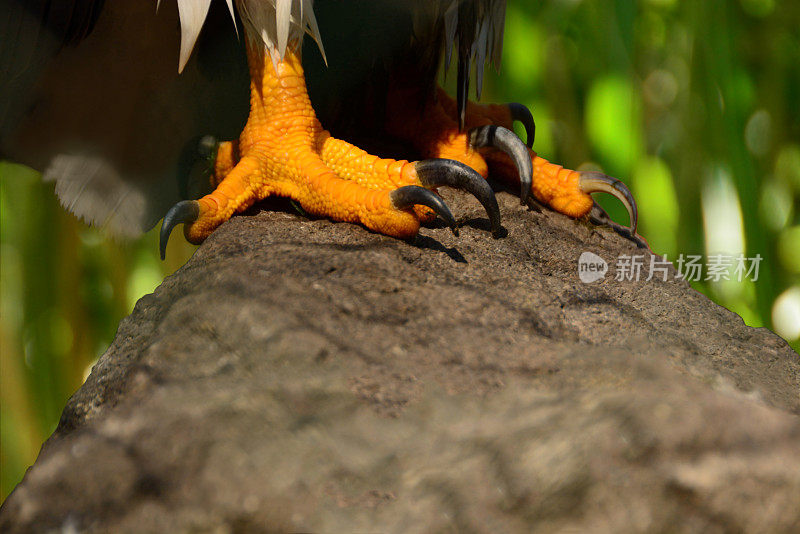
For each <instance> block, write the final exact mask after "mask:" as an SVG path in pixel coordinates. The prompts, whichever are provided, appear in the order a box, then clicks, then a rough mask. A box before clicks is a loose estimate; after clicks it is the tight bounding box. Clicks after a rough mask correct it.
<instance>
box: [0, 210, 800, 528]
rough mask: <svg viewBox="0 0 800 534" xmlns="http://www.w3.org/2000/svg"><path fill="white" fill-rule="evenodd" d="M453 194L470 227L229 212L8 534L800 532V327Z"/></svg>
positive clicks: (132, 335) (58, 446)
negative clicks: (385, 232)
mask: <svg viewBox="0 0 800 534" xmlns="http://www.w3.org/2000/svg"><path fill="white" fill-rule="evenodd" d="M447 198H448V199H449V201H450V204H451V207H453V209H454V212H455V213H456V214H457V215H458V214H460V215H461V216H462V218H463V220H464V222H465V226H464V228H462V232H461V237H460V238H455V237H454V236H452V235H451V234H450V233H449V231H447V230H446V229H436V228H434V229H424V230H423V236H422V237H420V238H419V239H418V240H417V242H416V243H414V244H409V243H405V242H402V241H397V240H393V239H389V238H386V237H382V236H379V235H374V234H370V233H369V232H367V231H365V230H363V229H362V228H360V227H356V226H352V225H348V224H334V223H330V222H328V221H324V220H317V221H309V220H306V219H304V218H302V217H299V216H297V215H294V214H292V213H290V212H288V211H286V210H284V211H261V212H257V211H254V212H252V213H249V214H247V215H244V216H239V217H236V218H234V219H233V220H232V221H231V222H229V223H227V224H226V225H224V226H223V227H222V228H221V229H219V230H218V231H217V232H216V233H215V234H214V235H212V236H211V238H210V239H209V240H208V241H207V243H206V244H205V245H203V246H202V247H201V248H200V249H199V250H198V251H197V253H196V254H195V256H194V257H193V258H192V260H191V261H189V263H187V265H186V266H185V267H184V268H183V269H181V270H180V271H179V272H178V273H176V274H175V275H174V276H171V277H170V278H168V279H167V280H165V281H164V283H163V284H162V285H161V286H160V287H159V288H158V289H157V290H156V292H155V293H154V294H153V295H149V296H147V297H145V298H143V299H142V300H141V301H140V302H139V303H138V304H137V306H136V309H135V311H134V312H133V314H132V315H131V316H130V317H128V318H127V319H125V320H124V321H123V322H122V323H121V325H120V328H119V332H118V335H117V338H116V340H115V342H114V344H113V345H112V346H111V348H110V349H109V350H108V352H107V353H106V354H105V355H104V356H103V357H102V358H101V360H100V362H99V363H98V364H97V365H96V366H95V368H94V370H93V371H92V374H91V376H90V377H89V379H88V381H87V382H86V384H85V385H84V386H83V387H82V388H81V389H80V390H79V391H78V392H77V393H76V394H75V395H74V397H73V398H72V399H71V400H70V401H69V404H68V405H67V407H66V409H65V411H64V414H63V417H62V420H61V424H60V425H59V428H58V429H57V430H56V432H55V433H54V435H53V436H52V437H51V438H50V440H49V441H48V442H47V443H46V444H45V445H44V447H43V449H42V452H41V454H40V455H39V458H38V460H37V462H36V464H35V465H34V466H33V467H32V468H31V470H30V471H29V472H28V473H27V475H26V476H25V479H24V481H23V482H22V483H21V484H20V485H19V486H18V487H17V489H16V490H15V491H14V492H13V494H12V495H11V496H10V497H9V498H8V499H7V501H6V502H5V504H4V506H3V508H2V511H1V513H0V530H2V531H3V532H8V533H11V532H26V531H31V530H32V531H47V530H49V529H62V528H66V529H72V530H67V531H80V532H83V531H87V532H186V531H191V532H206V531H212V532H269V531H313V532H357V531H360V532H441V531H448V532H553V531H566V530H569V531H593V532H626V531H669V532H681V531H704V532H727V531H742V530H744V531H752V532H781V531H783V532H790V531H794V532H796V531H798V529H800V417H798V414H800V358H798V355H797V354H796V353H794V352H793V351H792V350H791V349H790V348H789V347H788V346H787V345H786V343H785V342H783V341H782V340H781V339H779V338H778V337H776V336H775V335H774V334H772V333H770V332H769V331H767V330H764V329H753V328H748V327H746V326H745V325H744V324H743V323H742V321H741V319H740V318H739V317H738V316H736V315H734V314H732V313H730V312H728V311H727V310H725V309H723V308H721V307H719V306H717V305H715V304H713V303H712V302H710V301H709V300H708V299H706V298H705V297H704V296H702V295H700V294H698V293H696V292H695V291H693V290H691V289H690V288H689V287H688V285H687V284H686V283H684V282H681V281H676V280H674V279H670V280H668V281H661V280H656V279H654V280H651V281H649V282H646V281H639V282H630V281H624V282H620V281H616V280H615V279H614V264H615V262H616V258H617V257H618V256H619V255H620V254H635V253H642V251H641V250H638V251H637V250H636V248H635V247H634V246H633V245H632V244H631V243H630V242H628V241H626V240H624V239H622V238H621V237H619V236H618V235H616V234H615V233H613V232H612V231H610V230H609V229H607V228H597V229H593V228H592V227H591V226H589V225H588V224H586V223H583V222H580V221H573V220H570V219H567V218H565V217H562V216H560V215H557V214H554V213H551V212H547V211H543V212H540V213H537V212H535V211H528V210H526V209H523V208H521V207H520V206H519V205H518V202H517V201H516V200H514V199H512V198H511V197H509V196H507V195H505V194H501V195H499V199H500V205H501V209H502V212H503V216H504V224H505V227H506V228H507V229H508V236H507V237H505V238H503V239H496V240H495V239H492V238H491V236H490V235H489V234H488V233H487V232H486V227H487V224H488V223H487V221H486V219H485V217H484V215H483V214H482V212H481V209H480V207H479V206H478V205H477V203H475V202H473V201H471V200H468V199H465V198H464V197H463V196H462V195H456V194H450V195H447ZM583 251H592V252H594V253H596V254H598V255H599V256H601V257H603V258H605V259H606V260H607V261H609V263H610V272H609V273H608V274H607V276H606V278H605V279H604V280H602V281H598V282H595V283H592V284H584V283H582V282H581V281H580V280H579V278H578V276H577V259H578V257H579V255H580V254H581V252H583ZM647 261H649V258H648V259H647ZM670 278H672V277H670Z"/></svg>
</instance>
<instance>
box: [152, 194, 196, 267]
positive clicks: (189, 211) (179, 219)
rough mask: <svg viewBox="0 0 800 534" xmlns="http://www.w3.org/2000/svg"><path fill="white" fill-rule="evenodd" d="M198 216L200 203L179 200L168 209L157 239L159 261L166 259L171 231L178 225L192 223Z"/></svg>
mask: <svg viewBox="0 0 800 534" xmlns="http://www.w3.org/2000/svg"><path fill="white" fill-rule="evenodd" d="M199 216H200V203H199V202H197V201H196V200H181V201H180V202H178V203H177V204H175V205H174V206H172V207H171V208H170V210H169V211H168V212H167V214H166V215H164V222H163V223H161V234H160V238H159V249H160V250H161V260H162V261H163V260H164V258H166V257H167V242H168V241H169V235H170V234H171V233H172V229H173V228H175V227H176V226H178V225H179V224H188V223H193V222H194V221H196V220H197V218H198V217H199Z"/></svg>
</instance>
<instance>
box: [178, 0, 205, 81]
mask: <svg viewBox="0 0 800 534" xmlns="http://www.w3.org/2000/svg"><path fill="white" fill-rule="evenodd" d="M210 6H211V0H178V13H179V14H180V19H181V56H180V63H179V65H178V72H183V68H184V67H185V66H186V62H187V61H189V56H190V55H192V49H193V48H194V44H195V43H196V42H197V37H198V36H199V35H200V30H201V29H203V23H204V22H205V21H206V16H207V15H208V8H209V7H210Z"/></svg>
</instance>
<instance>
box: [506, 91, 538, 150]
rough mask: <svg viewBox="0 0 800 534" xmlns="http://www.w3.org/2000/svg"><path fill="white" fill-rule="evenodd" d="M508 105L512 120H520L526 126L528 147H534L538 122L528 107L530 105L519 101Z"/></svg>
mask: <svg viewBox="0 0 800 534" xmlns="http://www.w3.org/2000/svg"><path fill="white" fill-rule="evenodd" d="M507 106H508V110H509V111H510V112H511V120H513V121H519V122H521V123H522V125H523V126H524V127H525V141H526V142H525V144H526V145H527V146H528V148H533V141H534V139H536V122H535V121H534V120H533V115H532V114H531V110H529V109H528V106H526V105H524V104H520V103H518V102H511V103H510V104H507Z"/></svg>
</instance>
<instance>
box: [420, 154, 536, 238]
mask: <svg viewBox="0 0 800 534" xmlns="http://www.w3.org/2000/svg"><path fill="white" fill-rule="evenodd" d="M528 159H530V158H528ZM416 170H417V177H418V178H419V181H420V182H421V183H422V185H424V186H425V187H441V186H448V187H454V188H456V189H462V190H464V191H467V192H468V193H471V194H472V196H474V197H475V198H477V199H478V202H480V203H481V205H482V206H483V208H484V209H485V210H486V214H487V215H488V216H489V224H490V225H491V228H492V234H493V235H495V236H497V234H498V232H499V231H500V207H499V206H498V205H497V198H496V197H495V196H494V191H492V188H491V186H490V185H489V182H487V181H486V180H484V178H483V176H481V175H480V174H478V173H477V172H476V171H475V169H473V168H472V167H469V166H468V165H464V164H463V163H461V162H460V161H455V160H452V159H426V160H423V161H418V162H417V163H416Z"/></svg>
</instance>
